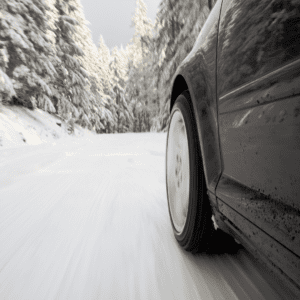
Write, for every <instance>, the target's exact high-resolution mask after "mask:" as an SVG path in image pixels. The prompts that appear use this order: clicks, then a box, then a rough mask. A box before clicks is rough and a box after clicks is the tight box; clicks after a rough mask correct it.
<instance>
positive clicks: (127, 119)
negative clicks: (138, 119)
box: [110, 47, 132, 132]
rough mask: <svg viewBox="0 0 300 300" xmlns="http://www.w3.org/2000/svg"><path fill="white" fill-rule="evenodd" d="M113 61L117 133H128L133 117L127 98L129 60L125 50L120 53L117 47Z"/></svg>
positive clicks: (111, 66)
mask: <svg viewBox="0 0 300 300" xmlns="http://www.w3.org/2000/svg"><path fill="white" fill-rule="evenodd" d="M112 57H113V59H112V61H111V62H110V69H111V71H112V73H113V78H112V82H113V91H114V93H115V103H116V105H117V110H116V114H115V120H116V131H117V132H126V131H128V130H129V128H130V124H131V122H132V115H131V114H130V111H129V107H128V105H127V102H126V98H125V91H124V87H125V81H126V79H127V78H126V74H127V72H126V68H127V60H126V55H125V52H124V49H121V50H120V51H119V50H118V49H117V48H116V47H115V48H114V49H113V52H112Z"/></svg>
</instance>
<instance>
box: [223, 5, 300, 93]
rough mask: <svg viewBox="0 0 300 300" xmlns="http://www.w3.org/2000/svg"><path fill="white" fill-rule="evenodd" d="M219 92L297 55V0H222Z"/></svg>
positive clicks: (299, 17)
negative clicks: (220, 80) (220, 79)
mask: <svg viewBox="0 0 300 300" xmlns="http://www.w3.org/2000/svg"><path fill="white" fill-rule="evenodd" d="M223 7H224V9H222V16H221V23H220V31H219V47H220V48H219V49H220V50H221V53H222V54H221V57H219V58H218V59H219V64H220V65H219V72H220V73H219V74H220V77H221V78H222V82H219V87H218V88H219V94H226V93H227V92H229V91H231V90H233V89H235V88H237V87H238V86H241V85H243V84H244V83H246V82H249V81H252V80H255V79H256V78H258V77H261V76H263V75H264V74H266V73H268V72H270V71H273V70H274V69H276V68H280V67H281V66H283V65H285V64H287V63H289V62H291V61H293V60H295V59H297V58H299V57H300V47H299V44H298V41H299V36H300V28H299V27H300V21H299V20H300V11H299V9H300V1H299V0H286V1H282V0H270V1H257V0H247V1H242V0H232V1H230V0H227V1H226V0H224V2H223Z"/></svg>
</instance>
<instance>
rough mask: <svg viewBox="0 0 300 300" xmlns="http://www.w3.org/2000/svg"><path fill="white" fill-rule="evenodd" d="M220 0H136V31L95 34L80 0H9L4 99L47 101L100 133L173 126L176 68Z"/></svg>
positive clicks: (3, 12) (3, 29)
mask: <svg viewBox="0 0 300 300" xmlns="http://www.w3.org/2000/svg"><path fill="white" fill-rule="evenodd" d="M214 2H216V1H214V0H199V1H192V0H161V2H160V5H159V9H158V12H157V15H156V19H155V21H154V22H152V21H151V20H150V19H149V18H147V7H146V5H145V3H144V1H143V0H136V9H135V14H134V16H133V18H132V26H133V27H134V35H133V37H132V39H131V41H130V42H129V43H128V44H127V45H126V47H125V48H123V47H115V48H114V49H113V50H112V51H110V50H109V48H108V47H107V46H106V44H105V41H104V39H103V37H102V36H101V35H100V37H99V43H98V45H95V44H94V42H93V40H92V35H91V31H90V29H89V28H88V26H87V25H88V21H87V20H86V19H85V16H84V13H83V7H82V5H81V3H80V0H63V1H62V0H1V3H0V103H2V104H3V105H22V106H24V107H26V108H29V109H32V110H34V109H36V108H39V109H42V110H44V111H46V112H48V113H50V114H56V115H58V116H59V117H60V118H62V119H63V120H65V121H66V122H67V124H68V126H69V128H70V131H71V132H72V128H74V124H78V125H80V126H82V127H83V128H88V129H89V130H93V131H95V132H96V133H125V132H147V131H156V132H158V131H166V129H167V125H168V122H169V99H170V94H171V89H172V78H173V75H174V73H175V71H176V69H177V67H178V66H179V64H180V63H181V62H182V61H183V59H184V58H185V57H186V56H187V54H188V53H189V52H190V51H191V49H192V47H193V45H194V42H195V40H196V38H197V36H198V34H199V33H200V30H201V28H202V26H203V25H204V22H205V20H206V19H207V17H208V15H209V12H210V10H211V7H212V3H214Z"/></svg>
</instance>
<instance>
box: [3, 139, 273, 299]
mask: <svg viewBox="0 0 300 300" xmlns="http://www.w3.org/2000/svg"><path fill="white" fill-rule="evenodd" d="M165 141H166V134H165V133H145V134H119V135H117V134H115V135H98V136H96V137H94V136H93V137H91V138H90V139H85V140H80V141H79V142H77V143H72V144H68V145H64V144H63V143H60V144H57V145H56V146H49V145H47V146H45V145H40V146H33V147H30V146H28V147H22V148H17V149H15V150H6V151H4V150H1V151H0V152H1V153H0V157H1V160H0V168H1V174H0V299H1V300H4V299H9V300H13V299H14V300H23V299H28V300H29V299H30V300H33V299H37V300H42V299H70V300H76V299H79V300H85V299H87V300H89V299H101V300H105V299H129V300H134V299H143V300H146V299H180V300H182V299H183V300H185V299H187V300H189V299H203V300H208V299H230V300H232V299H243V300H244V299H255V300H258V299H279V297H278V296H277V295H276V294H275V292H273V288H271V286H270V285H269V284H268V283H267V282H266V281H265V279H264V277H262V275H261V273H260V272H259V271H258V268H257V267H256V265H255V263H253V261H252V260H251V259H250V257H249V255H248V254H247V252H246V251H245V250H243V249H242V250H240V252H239V253H238V254H235V255H232V254H222V255H214V256H208V255H196V256H194V255H192V254H190V253H187V252H185V251H184V250H182V249H181V248H180V247H179V246H178V245H177V243H176V241H175V239H174V237H173V233H172V228H171V224H170V220H169V214H168V207H167V196H166V189H165Z"/></svg>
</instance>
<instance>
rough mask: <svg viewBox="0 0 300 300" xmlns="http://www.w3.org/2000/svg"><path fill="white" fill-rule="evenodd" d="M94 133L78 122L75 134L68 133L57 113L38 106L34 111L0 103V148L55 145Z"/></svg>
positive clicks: (65, 125) (87, 136)
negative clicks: (43, 109) (54, 113)
mask: <svg viewBox="0 0 300 300" xmlns="http://www.w3.org/2000/svg"><path fill="white" fill-rule="evenodd" d="M95 135H96V134H95V133H94V132H91V131H89V130H87V129H83V128H81V127H80V126H77V125H75V131H74V134H72V135H69V134H68V131H67V124H66V123H65V122H64V121H63V120H61V119H60V118H59V117H58V116H56V115H51V114H49V113H47V112H45V111H42V110H40V109H35V110H34V111H33V110H29V109H27V108H25V107H22V106H4V105H2V104H0V150H2V149H11V148H16V147H18V148H19V147H21V146H26V145H27V146H28V145H41V144H45V143H49V144H52V145H56V144H57V143H64V142H66V140H68V142H71V141H74V142H75V141H76V139H78V137H81V138H83V137H84V138H89V137H92V136H95Z"/></svg>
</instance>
